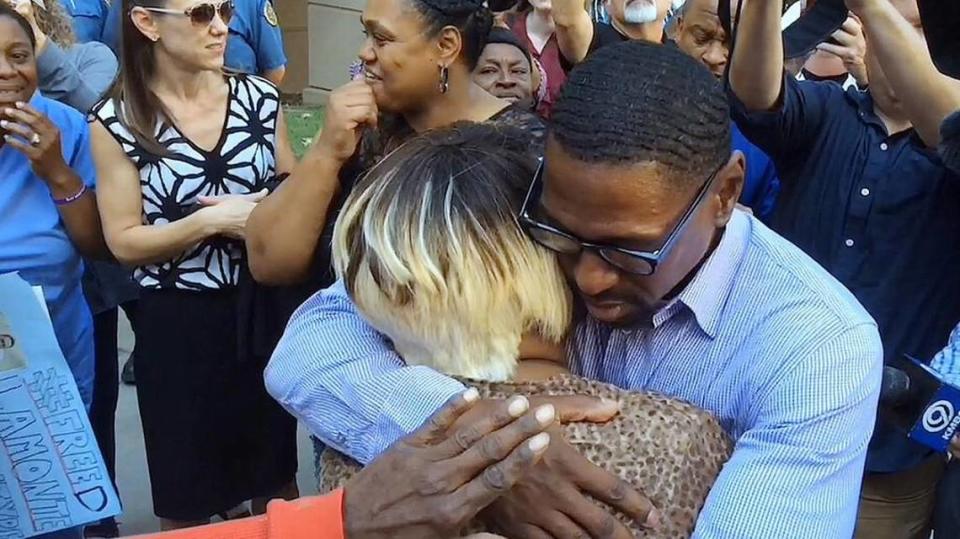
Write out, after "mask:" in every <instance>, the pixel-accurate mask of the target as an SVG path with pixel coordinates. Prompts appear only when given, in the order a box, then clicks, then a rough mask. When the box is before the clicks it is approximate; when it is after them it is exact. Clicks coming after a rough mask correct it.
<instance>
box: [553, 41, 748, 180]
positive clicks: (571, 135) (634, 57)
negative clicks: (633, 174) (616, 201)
mask: <svg viewBox="0 0 960 539" xmlns="http://www.w3.org/2000/svg"><path fill="white" fill-rule="evenodd" d="M550 120H551V127H550V135H551V137H552V138H553V140H554V141H556V142H557V143H559V144H560V146H561V147H562V148H563V150H564V151H565V152H566V153H567V154H569V155H570V156H571V157H574V158H575V159H579V160H581V161H585V162H590V163H610V164H635V163H640V162H645V161H652V162H656V163H659V164H661V165H663V166H664V167H666V168H667V170H668V171H670V172H673V173H676V174H671V175H672V176H677V179H688V180H690V181H691V182H696V183H697V185H701V184H702V182H703V181H705V180H706V176H707V175H709V174H710V173H711V172H713V170H714V169H716V168H718V167H719V166H721V165H722V164H723V163H725V162H726V161H727V160H728V159H729V158H730V109H729V105H728V104H727V96H726V93H725V92H724V90H723V87H722V86H721V83H720V82H719V81H717V79H716V78H715V77H714V76H713V75H712V74H711V73H710V71H708V70H707V69H706V68H705V67H704V66H703V65H701V64H700V63H699V62H697V61H696V60H694V59H693V58H690V57H689V56H687V55H686V54H684V53H683V52H681V51H680V50H679V49H677V48H676V47H673V46H666V45H659V44H652V43H647V42H643V41H627V42H623V43H618V44H616V45H608V46H606V47H603V48H601V49H600V50H598V51H597V52H595V53H593V54H592V55H591V56H589V57H588V58H587V60H586V61H585V62H583V63H582V64H580V65H579V66H577V67H576V68H575V69H574V70H573V71H572V72H571V73H570V76H569V78H568V79H567V82H566V83H565V84H564V87H563V90H562V91H561V93H560V98H559V100H558V101H557V104H556V106H554V108H553V114H552V116H551V118H550Z"/></svg>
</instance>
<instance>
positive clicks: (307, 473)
mask: <svg viewBox="0 0 960 539" xmlns="http://www.w3.org/2000/svg"><path fill="white" fill-rule="evenodd" d="M121 312H122V311H121ZM120 318H121V320H120V340H119V342H120V365H121V367H122V366H123V363H124V362H125V361H126V359H127V357H128V356H129V355H130V351H131V350H132V349H133V332H132V331H131V330H130V324H129V323H128V322H127V320H126V318H124V317H123V316H121V317H120ZM298 442H299V446H300V472H299V473H298V474H297V482H298V483H299V484H300V492H301V493H302V494H304V495H309V494H315V493H316V481H315V480H314V478H313V446H312V444H311V443H310V440H309V438H308V437H307V435H306V434H305V432H304V430H303V429H302V428H301V429H300V432H299V440H298ZM117 484H118V488H119V489H120V498H121V500H122V501H123V506H124V511H123V514H122V515H120V516H119V517H118V520H119V522H120V533H121V534H122V535H134V534H138V533H148V532H155V531H158V530H159V529H160V527H159V521H158V520H157V518H156V517H155V516H154V515H153V503H152V501H151V497H150V476H149V475H148V474H147V458H146V454H145V453H144V449H143V431H142V428H141V426H140V414H139V413H138V412H137V390H136V388H134V387H132V386H126V385H122V384H121V386H120V400H119V404H118V405H117Z"/></svg>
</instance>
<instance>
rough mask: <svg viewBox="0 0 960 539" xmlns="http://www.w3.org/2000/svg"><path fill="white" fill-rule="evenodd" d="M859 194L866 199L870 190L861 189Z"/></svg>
mask: <svg viewBox="0 0 960 539" xmlns="http://www.w3.org/2000/svg"><path fill="white" fill-rule="evenodd" d="M860 194H861V195H863V196H865V197H868V196H870V190H869V189H867V188H866V187H864V188H863V189H861V190H860Z"/></svg>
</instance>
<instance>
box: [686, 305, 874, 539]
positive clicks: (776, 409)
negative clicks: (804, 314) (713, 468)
mask: <svg viewBox="0 0 960 539" xmlns="http://www.w3.org/2000/svg"><path fill="white" fill-rule="evenodd" d="M804 348H805V350H800V351H798V352H796V354H798V356H800V357H798V358H797V359H798V361H789V360H788V362H787V363H785V365H786V366H787V367H786V368H785V369H784V371H783V372H781V373H779V376H778V377H777V378H775V379H774V380H772V381H771V383H769V384H768V387H769V389H767V390H761V391H762V393H761V395H760V399H759V401H758V404H757V409H756V411H755V412H754V414H755V415H754V417H755V420H754V422H753V426H752V427H751V428H749V429H748V430H747V431H746V432H745V433H744V434H743V435H742V436H741V437H740V438H739V439H738V440H737V443H736V446H735V447H734V451H733V456H732V457H731V459H730V461H728V462H727V464H726V465H725V466H724V468H723V471H722V472H721V473H720V476H719V478H718V479H717V482H716V483H714V486H713V489H712V490H711V491H710V495H709V496H708V497H707V501H706V504H705V505H704V508H703V511H702V512H701V513H700V517H699V519H698V521H697V526H696V530H695V531H694V535H693V539H726V538H730V537H736V538H738V539H767V538H770V537H786V536H789V537H791V538H793V539H850V537H851V536H852V535H853V531H854V526H855V524H856V517H857V507H858V504H859V498H860V484H861V481H862V477H863V467H864V462H865V460H866V452H867V445H868V443H869V440H870V436H871V433H872V432H873V426H874V421H875V417H876V409H877V399H878V398H879V395H880V379H881V373H882V364H883V351H882V345H881V342H880V335H879V333H878V332H877V328H876V326H874V325H872V324H861V325H859V326H855V327H852V328H850V329H848V330H846V331H844V332H842V333H840V334H839V335H837V336H835V337H833V338H830V339H828V340H826V342H821V343H819V344H813V345H809V346H807V347H804Z"/></svg>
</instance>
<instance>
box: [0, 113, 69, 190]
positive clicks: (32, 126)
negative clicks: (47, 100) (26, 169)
mask: <svg viewBox="0 0 960 539" xmlns="http://www.w3.org/2000/svg"><path fill="white" fill-rule="evenodd" d="M0 132H2V133H3V140H4V142H5V143H6V144H7V145H8V146H10V147H12V148H15V149H17V150H18V151H20V152H21V153H23V154H24V155H25V156H27V158H28V159H29V160H30V164H31V165H32V167H33V171H34V172H35V173H36V174H37V176H39V177H40V178H42V179H43V180H44V181H46V182H47V184H48V185H50V187H51V191H54V196H55V197H57V192H56V190H57V189H56V187H57V186H58V184H59V183H60V182H62V181H63V180H64V179H65V178H67V177H70V176H71V175H72V172H71V171H70V167H69V166H68V165H67V163H66V161H64V159H63V147H62V145H61V143H60V129H59V128H58V127H57V126H56V125H54V124H53V122H51V121H50V120H49V119H48V118H47V117H46V116H44V115H43V114H41V113H39V112H37V110H36V109H34V108H33V107H31V106H30V105H29V104H27V103H17V104H16V108H5V109H3V110H0Z"/></svg>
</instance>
